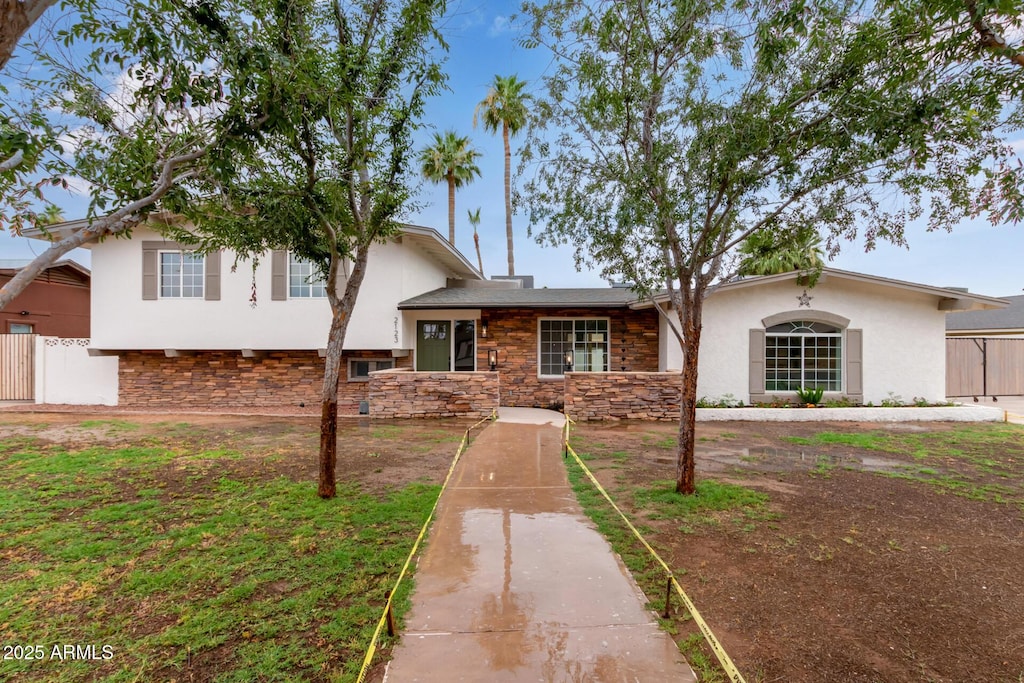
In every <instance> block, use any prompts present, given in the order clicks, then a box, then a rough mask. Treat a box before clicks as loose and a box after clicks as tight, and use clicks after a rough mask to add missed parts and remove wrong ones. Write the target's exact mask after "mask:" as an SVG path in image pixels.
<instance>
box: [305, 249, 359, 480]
mask: <svg viewBox="0 0 1024 683" xmlns="http://www.w3.org/2000/svg"><path fill="white" fill-rule="evenodd" d="M369 250H370V247H369V244H367V245H365V246H362V247H360V248H358V249H357V250H356V260H355V263H354V264H353V266H352V272H351V274H350V275H349V278H348V281H347V282H346V283H345V294H344V295H343V296H342V297H341V298H340V299H339V298H338V296H337V283H338V269H339V267H340V265H341V263H340V261H341V257H340V256H339V255H338V254H335V255H334V256H333V257H332V259H331V268H330V272H329V273H328V276H327V288H328V295H327V298H328V300H329V301H330V303H331V331H330V333H329V336H328V338H327V357H326V358H325V359H324V361H325V365H326V367H325V368H324V384H323V393H322V395H321V400H320V479H319V484H318V486H317V495H318V496H320V497H321V498H334V496H335V495H337V485H336V483H335V469H336V465H337V462H338V382H339V380H340V378H341V362H342V353H343V351H344V348H345V335H346V333H347V332H348V323H349V321H350V320H351V319H352V309H353V308H355V304H356V298H357V297H358V296H359V287H360V286H361V285H362V284H363V277H364V276H365V275H366V262H367V255H368V253H369Z"/></svg>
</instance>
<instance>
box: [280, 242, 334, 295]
mask: <svg viewBox="0 0 1024 683" xmlns="http://www.w3.org/2000/svg"><path fill="white" fill-rule="evenodd" d="M325 296H327V287H326V282H325V281H324V278H323V275H321V274H320V271H319V270H318V269H317V267H316V266H315V265H313V263H312V262H311V261H307V260H305V259H303V258H301V257H299V256H296V255H295V254H293V253H291V252H288V297H289V298H291V299H322V298H323V297H325Z"/></svg>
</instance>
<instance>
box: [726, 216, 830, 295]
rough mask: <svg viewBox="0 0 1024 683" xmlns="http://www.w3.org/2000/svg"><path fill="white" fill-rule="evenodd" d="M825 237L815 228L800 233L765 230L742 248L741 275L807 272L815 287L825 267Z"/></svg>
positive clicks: (755, 235)
mask: <svg viewBox="0 0 1024 683" xmlns="http://www.w3.org/2000/svg"><path fill="white" fill-rule="evenodd" d="M824 255H825V252H824V251H823V250H822V248H821V236H819V235H818V231H817V230H815V229H814V228H809V227H804V228H799V229H797V230H796V232H785V231H773V230H761V231H759V232H755V233H754V234H752V235H751V236H750V237H748V238H747V239H746V240H744V242H743V244H742V245H741V246H740V256H741V260H740V266H739V271H738V272H739V274H740V275H778V274H780V273H788V272H790V271H792V270H800V271H803V272H804V273H805V276H806V281H807V284H808V285H811V286H813V285H814V283H815V282H817V280H818V276H819V275H820V274H821V269H822V267H823V266H824V260H823V258H822V257H823V256H824Z"/></svg>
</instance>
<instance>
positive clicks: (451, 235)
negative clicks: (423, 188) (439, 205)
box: [448, 178, 455, 247]
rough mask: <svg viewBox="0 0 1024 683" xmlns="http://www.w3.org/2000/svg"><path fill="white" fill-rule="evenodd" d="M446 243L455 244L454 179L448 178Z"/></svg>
mask: <svg viewBox="0 0 1024 683" xmlns="http://www.w3.org/2000/svg"><path fill="white" fill-rule="evenodd" d="M448 243H449V244H451V245H452V246H453V247H454V246H455V179H454V178H448Z"/></svg>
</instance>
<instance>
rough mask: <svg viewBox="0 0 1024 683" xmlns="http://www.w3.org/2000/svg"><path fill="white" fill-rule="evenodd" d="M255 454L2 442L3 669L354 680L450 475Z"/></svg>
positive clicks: (109, 675)
mask: <svg viewBox="0 0 1024 683" xmlns="http://www.w3.org/2000/svg"><path fill="white" fill-rule="evenodd" d="M123 431H125V432H126V433H129V436H130V431H131V430H128V429H125V430H123ZM451 450H452V454H454V447H452V449H451ZM242 457H243V456H242V455H240V453H239V452H238V451H236V450H233V449H231V448H218V449H212V450H209V451H199V452H196V451H189V450H181V449H177V450H168V449H167V448H163V447H159V446H152V445H150V446H134V445H132V446H125V447H91V448H85V449H83V450H64V449H63V448H61V447H58V446H55V445H52V444H46V443H44V442H36V441H35V440H34V439H32V438H28V437H12V438H8V439H5V440H0V643H2V644H3V645H4V646H5V651H4V653H3V654H6V655H8V657H9V658H7V659H0V680H4V681H6V680H18V681H54V682H61V681H82V680H104V681H124V682H125V683H127V682H130V681H152V680H172V679H176V680H180V681H187V680H193V679H194V680H216V681H225V682H226V681H238V682H239V683H241V682H246V683H248V682H251V681H286V680H294V681H307V680H322V681H335V680H338V681H347V680H354V678H355V675H356V673H357V672H358V669H359V666H360V664H361V661H362V658H363V654H364V653H365V650H366V647H367V645H368V644H369V639H370V636H371V634H372V631H373V628H374V626H375V625H376V622H377V620H378V618H379V616H380V610H381V607H382V605H383V602H384V597H385V594H386V592H387V591H388V590H390V588H391V586H392V583H393V582H394V580H395V577H396V576H397V573H398V570H399V569H400V567H401V565H402V563H403V562H404V560H405V557H406V555H407V554H408V552H409V549H410V548H411V546H412V542H413V540H414V539H415V537H416V534H417V532H418V530H419V528H420V526H421V525H422V523H423V520H424V519H425V517H426V515H427V513H428V512H429V509H430V506H431V505H432V504H433V502H434V500H435V498H436V496H437V493H438V490H439V487H437V486H435V485H428V484H423V483H413V484H409V485H398V486H396V487H394V488H393V489H392V490H391V491H389V492H386V493H383V494H373V495H370V494H367V493H365V492H363V491H362V490H361V489H360V488H359V487H358V486H356V485H351V484H350V485H342V486H341V487H340V489H339V492H338V497H337V498H336V499H334V500H330V501H322V500H320V499H318V498H317V497H316V496H315V484H314V483H313V482H310V481H308V480H307V481H297V480H295V479H292V478H290V477H289V476H287V475H284V474H272V473H270V474H268V472H267V471H266V470H262V471H261V470H259V469H258V468H253V467H249V468H245V467H239V466H238V464H239V460H240V459H242ZM303 457H306V458H309V457H312V458H315V453H314V454H305V455H303ZM410 588H411V583H410V582H405V583H404V585H403V590H402V591H401V592H400V593H401V594H400V595H399V596H398V600H397V603H398V608H399V611H402V610H404V609H405V607H406V606H407V604H408V592H409V590H410ZM65 646H79V649H78V650H77V651H75V650H70V651H66V650H64V649H63V648H65ZM89 646H92V647H91V649H90V647H89ZM26 647H28V648H29V649H27V650H26V649H25V648H26ZM54 648H56V649H54ZM15 655H16V656H15ZM30 655H34V658H33V659H27V657H28V656H30ZM66 655H68V656H66ZM83 658H84V659H83Z"/></svg>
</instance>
